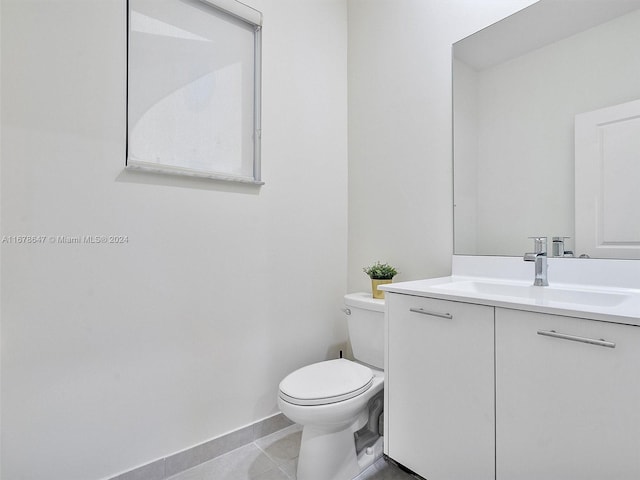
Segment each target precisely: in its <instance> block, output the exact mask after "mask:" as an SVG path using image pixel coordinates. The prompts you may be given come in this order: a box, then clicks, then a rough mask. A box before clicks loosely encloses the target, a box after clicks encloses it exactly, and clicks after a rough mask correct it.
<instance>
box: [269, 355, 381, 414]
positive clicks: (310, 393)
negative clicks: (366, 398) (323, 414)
mask: <svg viewBox="0 0 640 480" xmlns="http://www.w3.org/2000/svg"><path fill="white" fill-rule="evenodd" d="M372 383H373V372H372V371H371V369H370V368H367V367H365V366H364V365H360V364H359V363H355V362H351V361H349V360H346V359H344V358H338V359H336V360H327V361H325V362H320V363H314V364H312V365H307V366H306V367H302V368H300V369H298V370H296V371H295V372H293V373H291V374H289V375H288V376H287V377H286V378H285V379H284V380H282V382H280V398H282V399H283V400H285V401H286V402H289V403H293V404H295V405H326V404H329V403H336V402H341V401H343V400H348V399H350V398H353V397H356V396H358V395H360V394H361V393H362V392H364V391H366V390H367V389H368V388H369V387H370V386H371V385H372Z"/></svg>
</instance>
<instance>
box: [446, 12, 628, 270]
mask: <svg viewBox="0 0 640 480" xmlns="http://www.w3.org/2000/svg"><path fill="white" fill-rule="evenodd" d="M453 55H454V58H453V92H454V93H453V101H454V102H453V103H454V106H453V110H454V146H453V150H454V205H455V210H454V212H455V232H454V239H455V240H454V241H455V245H454V252H455V253H456V254H469V255H513V256H519V255H522V254H523V253H524V252H526V251H529V250H530V248H531V245H530V242H531V240H529V239H528V237H531V236H547V237H549V241H550V242H551V237H554V236H555V237H571V238H569V239H566V241H565V250H569V251H575V253H576V256H578V255H580V254H582V253H589V252H597V253H596V254H590V256H592V257H593V256H598V257H613V256H615V257H619V258H620V257H626V258H639V255H638V253H637V252H638V251H640V250H639V249H638V248H623V249H622V250H620V249H617V253H616V254H613V253H612V254H609V253H608V249H607V248H599V249H594V248H592V245H590V243H589V242H592V241H593V240H591V239H584V238H576V229H575V221H576V220H575V217H576V213H578V215H583V213H582V212H580V211H579V212H576V204H575V192H576V186H575V175H576V170H575V168H574V162H575V161H576V160H575V155H574V152H575V150H576V144H575V134H574V129H575V127H574V126H575V118H576V115H580V114H585V113H586V112H592V111H597V110H600V109H604V108H607V107H611V106H614V105H620V104H626V103H628V102H632V101H634V100H637V99H640V1H637V0H610V1H606V2H604V1H590V0H584V1H579V2H576V1H567V0H541V1H540V2H537V3H535V4H533V5H532V6H530V7H528V8H526V9H524V10H521V11H520V12H517V13H516V14H514V15H512V16H510V17H508V18H506V19H504V20H502V21H500V22H498V23H496V24H494V25H492V26H490V27H488V28H486V29H484V30H482V31H480V32H478V33H476V34H474V35H472V36H470V37H467V38H465V39H463V40H461V41H460V42H458V43H456V44H454V47H453ZM625 128H626V127H625ZM630 128H637V129H638V135H637V136H636V138H640V122H636V123H635V124H634V125H633V126H632V127H630ZM596 134H598V135H601V134H602V132H600V133H596ZM628 136H629V135H628ZM633 136H634V135H630V136H629V137H630V138H632V137H633ZM627 150H633V149H630V148H627ZM635 151H636V152H637V151H638V150H637V149H635ZM631 157H632V158H630V159H627V160H625V162H616V164H617V165H621V164H625V165H629V164H630V163H632V162H633V161H637V163H638V164H640V153H636V157H635V160H634V158H633V154H632V155H631ZM596 170H597V169H596ZM601 170H606V169H605V168H601ZM637 171H639V170H638V169H636V172H637ZM628 173H629V172H628V171H624V170H623V171H621V172H616V171H615V169H609V171H608V173H607V175H608V179H609V180H608V181H609V182H610V184H609V185H614V187H613V188H612V189H611V188H610V190H611V191H615V190H616V188H615V183H611V182H612V180H611V178H612V175H614V174H615V175H618V177H617V178H618V179H620V178H623V177H624V176H625V174H628ZM581 178H582V177H581ZM590 181H591V182H593V179H591V180H590ZM628 183H629V182H626V184H627V185H628ZM583 190H584V189H583ZM594 195H595V192H594ZM602 198H604V200H600V201H604V202H606V201H607V198H606V196H605V197H602ZM616 202H617V205H625V202H624V201H620V198H619V195H618V198H617V199H616ZM626 205H630V201H627V202H626ZM597 208H599V207H597ZM597 208H596V210H597ZM628 208H630V207H628ZM605 210H606V209H605ZM610 210H611V209H610ZM632 211H633V210H632V209H630V210H629V212H632ZM623 213H624V212H623ZM613 217H615V218H613ZM613 217H612V216H609V217H607V218H606V219H605V220H604V221H606V222H609V223H611V222H613V221H619V220H620V219H622V220H623V221H625V222H632V221H635V222H638V224H637V225H631V226H630V227H625V228H618V229H616V228H613V229H610V230H607V231H616V232H618V231H624V232H625V233H624V235H626V237H625V238H623V239H611V241H610V243H612V244H616V243H620V242H622V243H624V242H627V243H628V244H629V245H634V244H635V245H636V247H637V246H640V215H637V214H635V215H626V214H622V215H621V214H620V211H619V210H618V214H617V215H615V216H613ZM598 222H600V223H602V221H600V220H599V219H597V221H596V222H595V223H598ZM591 237H593V238H596V240H598V238H597V237H598V235H591ZM605 240H606V239H605ZM600 241H602V238H600ZM625 245H626V244H625ZM620 252H622V253H620Z"/></svg>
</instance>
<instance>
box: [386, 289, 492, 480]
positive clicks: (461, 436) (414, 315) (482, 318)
mask: <svg viewBox="0 0 640 480" xmlns="http://www.w3.org/2000/svg"><path fill="white" fill-rule="evenodd" d="M385 296H386V303H387V309H388V311H387V313H388V315H387V340H388V349H387V355H386V359H387V362H386V365H385V368H386V380H385V391H386V393H387V398H386V402H387V403H386V406H385V414H386V423H385V435H386V437H385V444H386V445H387V450H388V451H387V454H388V455H389V456H390V457H391V458H393V459H394V460H396V461H397V462H399V463H401V464H403V465H405V466H406V467H408V468H410V469H411V470H413V471H415V472H416V473H418V474H420V475H421V476H423V477H425V478H428V479H429V480H441V479H455V480H465V479H469V480H484V479H487V480H489V479H491V480H494V479H495V443H494V439H495V419H494V308H493V307H487V306H480V305H472V304H469V303H460V302H451V301H446V300H436V299H430V298H423V297H419V296H412V295H404V294H397V293H390V292H387V293H386V295H385Z"/></svg>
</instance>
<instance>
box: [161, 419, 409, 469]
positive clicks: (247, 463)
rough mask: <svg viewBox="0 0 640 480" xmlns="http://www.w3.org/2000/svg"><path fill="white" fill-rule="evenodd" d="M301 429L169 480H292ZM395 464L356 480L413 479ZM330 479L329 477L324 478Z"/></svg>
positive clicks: (263, 440) (379, 464)
mask: <svg viewBox="0 0 640 480" xmlns="http://www.w3.org/2000/svg"><path fill="white" fill-rule="evenodd" d="M301 436H302V429H301V427H300V426H298V425H291V426H290V427H287V428H285V429H283V430H280V431H278V432H276V433H273V434H271V435H268V436H266V437H263V438H261V439H259V440H256V441H255V442H253V443H250V444H248V445H245V446H244V447H240V448H238V449H237V450H234V451H232V452H229V453H227V454H225V455H222V456H220V457H217V458H214V459H213V460H210V461H208V462H206V463H203V464H201V465H198V466H197V467H193V468H191V469H189V470H186V471H184V472H181V473H179V474H177V475H174V476H173V477H171V478H170V479H169V480H295V478H296V465H297V460H298V451H299V450H300V438H301ZM415 478H416V477H413V476H412V475H410V474H408V473H406V472H404V471H402V470H400V469H399V468H398V467H396V466H395V465H392V464H390V463H387V462H385V461H384V460H383V459H380V460H378V461H377V462H376V463H375V464H374V465H372V466H371V467H370V468H368V469H367V470H366V471H365V472H363V473H361V474H360V475H359V476H358V477H357V480H415ZM327 480H331V479H327Z"/></svg>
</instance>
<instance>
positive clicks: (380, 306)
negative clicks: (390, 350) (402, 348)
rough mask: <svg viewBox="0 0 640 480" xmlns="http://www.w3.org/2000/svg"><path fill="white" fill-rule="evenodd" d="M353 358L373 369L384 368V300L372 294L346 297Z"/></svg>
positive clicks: (352, 294) (354, 294)
mask: <svg viewBox="0 0 640 480" xmlns="http://www.w3.org/2000/svg"><path fill="white" fill-rule="evenodd" d="M344 303H345V305H346V307H347V308H346V311H347V326H348V328H349V340H350V341H351V349H352V350H353V357H354V358H355V359H356V360H358V361H360V362H364V363H367V364H369V365H371V366H373V367H376V368H379V369H381V370H382V369H383V368H384V300H381V299H377V298H373V297H371V294H370V293H349V294H347V295H345V296H344Z"/></svg>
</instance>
